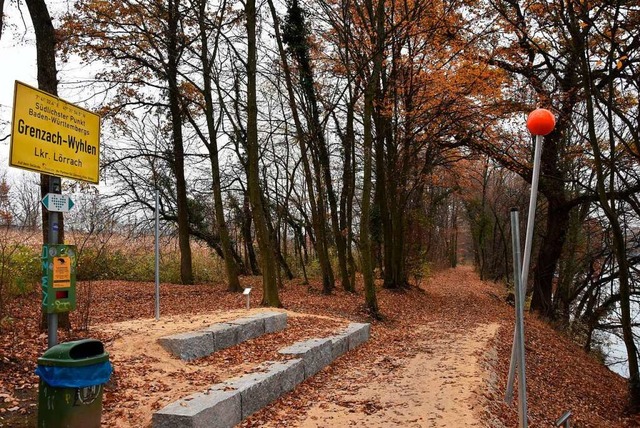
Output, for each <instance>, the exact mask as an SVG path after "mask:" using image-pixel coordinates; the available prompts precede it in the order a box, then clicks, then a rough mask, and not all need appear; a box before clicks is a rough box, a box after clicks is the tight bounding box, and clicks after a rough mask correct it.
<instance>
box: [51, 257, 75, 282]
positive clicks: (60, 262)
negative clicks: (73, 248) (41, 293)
mask: <svg viewBox="0 0 640 428" xmlns="http://www.w3.org/2000/svg"><path fill="white" fill-rule="evenodd" d="M70 283H71V258H70V257H54V258H53V288H66V287H70V285H69V284H70Z"/></svg>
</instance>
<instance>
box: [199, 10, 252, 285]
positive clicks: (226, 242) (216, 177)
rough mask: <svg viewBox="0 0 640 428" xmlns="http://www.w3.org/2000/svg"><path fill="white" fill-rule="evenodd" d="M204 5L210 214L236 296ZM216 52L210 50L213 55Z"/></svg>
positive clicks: (201, 22)
mask: <svg viewBox="0 0 640 428" xmlns="http://www.w3.org/2000/svg"><path fill="white" fill-rule="evenodd" d="M206 4H207V3H206V1H204V0H200V3H199V15H198V24H199V30H200V43H202V46H201V55H200V60H201V61H202V78H203V80H204V94H203V95H204V100H205V116H206V121H207V131H208V133H209V142H208V143H205V144H206V146H207V149H208V151H209V160H210V162H211V181H212V191H213V200H214V211H215V218H216V223H217V226H218V231H219V233H220V243H221V247H222V254H223V258H224V265H225V269H226V271H227V285H228V290H229V291H231V292H240V291H242V287H241V286H240V280H239V278H238V266H237V265H236V262H235V259H234V258H233V254H232V248H231V237H230V236H229V228H228V227H227V222H226V220H225V218H224V206H223V203H222V187H221V183H220V162H219V160H218V138H217V134H218V130H217V129H216V126H215V123H214V119H213V114H214V109H213V98H212V96H211V93H212V85H211V78H212V77H211V64H210V61H209V47H208V46H209V44H208V40H209V38H208V34H207V27H206V25H205V21H204V20H205V16H206V15H205V14H206ZM214 40H215V43H216V44H217V42H218V37H217V36H216V37H215V39H214ZM215 50H216V49H214V51H215Z"/></svg>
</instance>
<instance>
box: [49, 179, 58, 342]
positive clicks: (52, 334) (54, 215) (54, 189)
mask: <svg viewBox="0 0 640 428" xmlns="http://www.w3.org/2000/svg"><path fill="white" fill-rule="evenodd" d="M49 192H50V193H60V192H61V180H60V177H54V176H49ZM59 216H60V215H59V214H58V212H57V211H49V214H48V219H49V244H58V243H59V242H58V239H59V234H58V230H59V228H60V224H59ZM57 344H58V314H57V313H52V314H47V348H51V347H52V346H55V345H57Z"/></svg>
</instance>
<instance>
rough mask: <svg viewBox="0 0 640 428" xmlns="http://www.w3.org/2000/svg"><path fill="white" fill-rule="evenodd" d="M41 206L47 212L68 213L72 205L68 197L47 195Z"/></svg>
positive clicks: (57, 194) (54, 194) (56, 194)
mask: <svg viewBox="0 0 640 428" xmlns="http://www.w3.org/2000/svg"><path fill="white" fill-rule="evenodd" d="M42 205H44V207H45V208H46V209H47V210H48V211H55V212H58V213H68V212H69V211H70V210H71V208H73V205H74V203H73V201H72V200H71V198H70V197H69V195H61V194H59V193H47V194H46V195H45V196H44V198H42Z"/></svg>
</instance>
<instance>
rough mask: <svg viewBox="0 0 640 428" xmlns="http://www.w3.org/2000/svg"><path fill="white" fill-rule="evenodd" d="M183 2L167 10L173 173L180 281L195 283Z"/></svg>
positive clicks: (172, 1) (177, 1)
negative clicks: (181, 68)
mask: <svg viewBox="0 0 640 428" xmlns="http://www.w3.org/2000/svg"><path fill="white" fill-rule="evenodd" d="M179 21H180V0H169V3H168V10H167V40H168V42H167V81H168V83H169V111H170V117H171V130H172V136H173V170H174V171H173V172H174V174H175V177H176V204H177V210H178V212H177V214H178V246H179V247H180V281H181V282H182V283H183V284H193V267H192V263H191V245H190V243H189V206H188V199H187V182H186V179H185V175H184V143H183V138H182V112H181V107H180V106H181V102H180V89H179V87H178V60H179V57H180V53H179V46H178V45H179V42H178V31H179V28H178V27H179Z"/></svg>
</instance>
